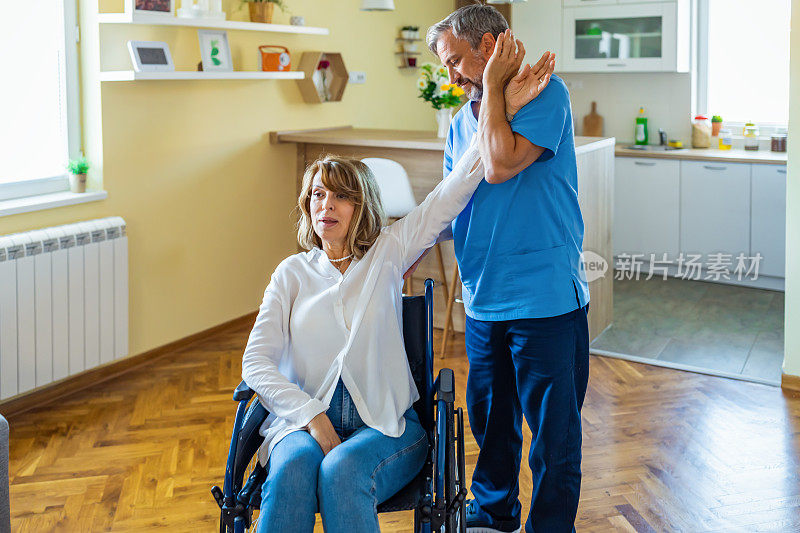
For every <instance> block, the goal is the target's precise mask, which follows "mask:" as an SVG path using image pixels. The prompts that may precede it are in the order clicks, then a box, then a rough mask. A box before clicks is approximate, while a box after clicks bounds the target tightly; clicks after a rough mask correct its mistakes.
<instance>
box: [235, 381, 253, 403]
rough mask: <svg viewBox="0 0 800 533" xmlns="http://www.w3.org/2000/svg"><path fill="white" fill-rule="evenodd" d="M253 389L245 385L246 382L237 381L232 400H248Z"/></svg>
mask: <svg viewBox="0 0 800 533" xmlns="http://www.w3.org/2000/svg"><path fill="white" fill-rule="evenodd" d="M253 394H255V391H254V390H253V389H251V388H250V387H248V386H247V383H245V382H244V381H242V382H241V383H239V386H238V387H236V390H235V391H233V400H234V401H237V402H241V401H242V400H250V398H252V397H253Z"/></svg>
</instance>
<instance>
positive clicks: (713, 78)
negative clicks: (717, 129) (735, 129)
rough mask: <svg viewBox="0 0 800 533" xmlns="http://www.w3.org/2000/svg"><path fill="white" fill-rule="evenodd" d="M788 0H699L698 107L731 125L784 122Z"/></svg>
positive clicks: (785, 111)
mask: <svg viewBox="0 0 800 533" xmlns="http://www.w3.org/2000/svg"><path fill="white" fill-rule="evenodd" d="M790 3H791V2H790V0H759V1H757V2H756V1H753V0H701V1H700V2H699V14H698V15H699V24H700V32H699V33H700V35H699V37H700V39H699V44H700V46H699V47H698V51H699V54H700V57H699V58H698V60H699V61H698V67H699V68H698V94H697V109H698V111H699V112H703V113H705V112H707V113H708V114H709V115H721V116H722V118H723V119H724V121H725V122H726V123H727V124H733V125H738V124H744V123H745V122H747V121H752V122H755V123H757V124H759V125H761V126H767V127H769V126H772V127H777V126H783V127H785V126H786V124H787V123H788V121H789V19H790V17H789V15H790V9H791V8H790ZM704 56H705V57H704Z"/></svg>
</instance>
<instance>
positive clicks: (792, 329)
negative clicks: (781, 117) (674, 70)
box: [783, 0, 800, 376]
mask: <svg viewBox="0 0 800 533" xmlns="http://www.w3.org/2000/svg"><path fill="white" fill-rule="evenodd" d="M791 31H792V36H791V43H790V47H791V51H790V58H789V61H790V67H789V69H790V78H789V166H788V170H789V172H788V173H787V179H786V181H787V187H786V319H785V320H786V321H785V324H786V328H785V331H786V333H785V339H784V346H785V358H784V361H783V372H784V373H785V374H792V375H795V376H800V328H798V325H800V0H792V30H791Z"/></svg>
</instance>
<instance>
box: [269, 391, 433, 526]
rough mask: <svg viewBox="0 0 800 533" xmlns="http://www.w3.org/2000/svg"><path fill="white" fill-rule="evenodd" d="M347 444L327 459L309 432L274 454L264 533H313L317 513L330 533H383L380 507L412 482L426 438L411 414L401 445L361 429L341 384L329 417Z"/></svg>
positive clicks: (422, 458)
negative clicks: (378, 508) (274, 532)
mask: <svg viewBox="0 0 800 533" xmlns="http://www.w3.org/2000/svg"><path fill="white" fill-rule="evenodd" d="M327 415H328V418H330V420H331V423H332V424H333V427H334V429H335V430H336V433H337V434H338V435H339V438H340V439H341V440H342V443H341V444H340V445H338V446H336V447H335V448H334V449H333V450H331V451H330V452H329V453H328V455H323V454H322V449H321V448H320V447H319V444H317V441H316V440H314V438H313V437H312V436H311V435H310V434H309V433H308V432H306V431H295V432H294V433H290V434H289V435H287V436H286V437H284V438H283V439H281V441H280V442H278V444H276V445H275V446H274V447H273V448H272V453H271V454H270V458H269V462H268V463H267V479H266V481H265V482H264V485H263V487H262V489H261V513H260V515H259V518H258V531H259V533H265V532H272V531H276V532H277V531H280V532H281V533H284V532H286V533H289V532H303V533H306V532H311V531H313V530H314V513H316V512H317V511H319V512H320V514H321V515H322V525H323V527H324V528H325V531H326V533H337V532H345V531H346V532H353V533H358V532H362V531H363V532H370V533H373V532H375V531H380V528H379V526H378V513H377V506H378V504H379V503H381V502H383V501H385V500H387V499H389V498H390V497H391V496H393V495H394V494H395V493H396V492H397V491H399V490H400V489H401V488H403V487H404V486H405V485H406V484H407V483H408V482H409V481H411V480H412V479H414V477H416V475H417V474H418V473H419V471H420V469H421V468H422V465H423V463H424V462H425V457H426V456H427V450H428V438H427V436H426V435H425V431H424V429H423V428H422V426H421V425H420V423H419V417H418V415H417V413H416V411H414V409H413V408H411V409H409V410H408V411H406V413H405V415H404V416H405V419H406V429H405V431H404V432H403V434H402V435H401V436H400V437H397V438H394V437H387V436H386V435H384V434H382V433H381V432H380V431H377V430H375V429H372V428H370V427H368V426H366V425H365V424H364V422H363V421H362V420H361V417H360V416H359V415H358V411H357V410H356V407H355V405H354V404H353V401H352V399H351V398H350V394H349V393H348V392H347V388H346V387H345V386H344V384H343V383H342V381H341V380H339V384H338V385H337V387H336V391H335V392H334V394H333V398H332V399H331V405H330V407H329V408H328V411H327Z"/></svg>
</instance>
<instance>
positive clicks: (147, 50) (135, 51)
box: [128, 41, 175, 72]
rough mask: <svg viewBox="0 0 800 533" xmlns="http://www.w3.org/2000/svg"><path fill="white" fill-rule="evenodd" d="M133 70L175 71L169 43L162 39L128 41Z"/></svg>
mask: <svg viewBox="0 0 800 533" xmlns="http://www.w3.org/2000/svg"><path fill="white" fill-rule="evenodd" d="M128 51H129V52H130V54H131V62H132V63H133V70H135V71H136V72H174V71H175V65H174V64H173V63H172V55H171V54H170V53H169V45H168V44H167V43H165V42H162V41H128Z"/></svg>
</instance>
